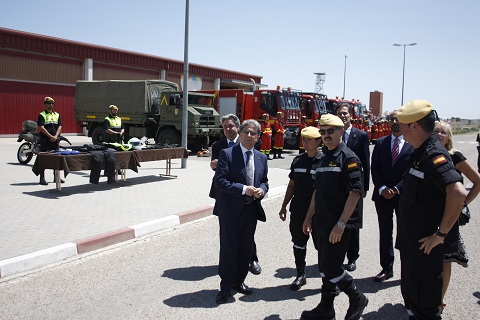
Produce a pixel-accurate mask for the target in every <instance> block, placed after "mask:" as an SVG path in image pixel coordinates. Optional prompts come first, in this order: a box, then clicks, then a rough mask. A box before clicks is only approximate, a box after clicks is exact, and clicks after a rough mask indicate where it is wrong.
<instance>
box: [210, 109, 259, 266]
mask: <svg viewBox="0 0 480 320" xmlns="http://www.w3.org/2000/svg"><path fill="white" fill-rule="evenodd" d="M221 123H222V128H223V134H224V135H225V137H224V138H223V139H220V140H218V141H215V142H214V143H213V145H212V157H211V161H210V168H212V170H215V168H216V167H217V162H218V157H219V155H220V151H221V150H222V149H226V148H231V147H233V146H234V145H236V144H238V143H239V142H240V140H239V139H238V137H239V136H238V128H239V127H240V119H238V117H237V116H236V115H234V114H231V113H230V114H227V115H225V116H223V117H222V118H221ZM217 194H218V190H217V188H216V187H215V184H214V181H213V179H212V186H211V187H210V193H209V196H210V198H213V199H215V198H216V197H217ZM249 270H250V272H251V273H253V274H255V275H259V274H260V273H261V272H262V267H260V264H259V263H258V256H257V245H256V244H255V241H253V246H252V255H251V256H250V266H249Z"/></svg>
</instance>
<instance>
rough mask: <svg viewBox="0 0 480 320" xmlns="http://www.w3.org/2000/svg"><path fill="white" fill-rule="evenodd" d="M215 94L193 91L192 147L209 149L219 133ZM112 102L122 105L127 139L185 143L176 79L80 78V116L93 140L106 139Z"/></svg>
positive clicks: (77, 96)
mask: <svg viewBox="0 0 480 320" xmlns="http://www.w3.org/2000/svg"><path fill="white" fill-rule="evenodd" d="M213 100H214V97H213V94H200V93H194V92H192V93H189V94H188V132H187V135H188V138H187V140H188V147H189V149H192V150H193V149H198V150H201V149H206V148H207V147H208V145H209V142H210V138H217V137H219V136H220V132H221V128H219V123H220V116H219V114H218V112H217V111H216V110H215V109H214V108H213ZM112 104H114V105H116V106H117V107H118V108H119V112H118V116H119V117H120V118H121V119H122V123H123V124H124V127H125V134H124V140H125V141H128V140H129V139H130V138H133V137H137V138H141V137H147V138H153V139H155V142H156V143H161V144H180V143H181V130H182V113H183V107H182V105H183V92H181V91H178V86H177V84H176V83H173V82H170V81H165V80H131V81H130V80H129V81H123V80H109V81H77V84H76V92H75V105H74V113H75V119H76V120H77V121H82V122H83V126H84V127H86V128H87V129H88V136H89V137H92V142H93V143H94V144H101V143H103V142H104V141H105V131H104V128H103V121H104V120H105V117H106V116H107V115H108V106H109V105H112ZM194 151H195V150H194Z"/></svg>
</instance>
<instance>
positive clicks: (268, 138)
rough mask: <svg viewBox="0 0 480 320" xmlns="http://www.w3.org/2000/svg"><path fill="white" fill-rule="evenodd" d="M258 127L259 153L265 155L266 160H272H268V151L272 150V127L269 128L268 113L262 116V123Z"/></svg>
mask: <svg viewBox="0 0 480 320" xmlns="http://www.w3.org/2000/svg"><path fill="white" fill-rule="evenodd" d="M260 125H261V128H262V129H261V130H262V136H261V140H262V145H261V147H260V152H261V153H263V154H265V155H266V156H267V159H268V160H272V159H271V158H270V149H272V126H270V122H268V113H264V114H263V115H262V122H261V124H260Z"/></svg>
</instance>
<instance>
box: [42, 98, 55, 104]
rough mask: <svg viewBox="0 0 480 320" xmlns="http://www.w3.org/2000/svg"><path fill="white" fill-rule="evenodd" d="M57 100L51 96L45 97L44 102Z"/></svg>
mask: <svg viewBox="0 0 480 320" xmlns="http://www.w3.org/2000/svg"><path fill="white" fill-rule="evenodd" d="M54 102H55V100H53V98H50V97H45V99H43V103H54Z"/></svg>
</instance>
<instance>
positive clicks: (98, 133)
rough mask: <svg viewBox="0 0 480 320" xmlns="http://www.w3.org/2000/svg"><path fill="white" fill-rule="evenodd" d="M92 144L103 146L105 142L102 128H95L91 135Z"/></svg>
mask: <svg viewBox="0 0 480 320" xmlns="http://www.w3.org/2000/svg"><path fill="white" fill-rule="evenodd" d="M92 142H93V144H97V145H99V144H103V142H105V130H104V129H103V128H102V127H96V128H95V129H94V130H93V133H92Z"/></svg>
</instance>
